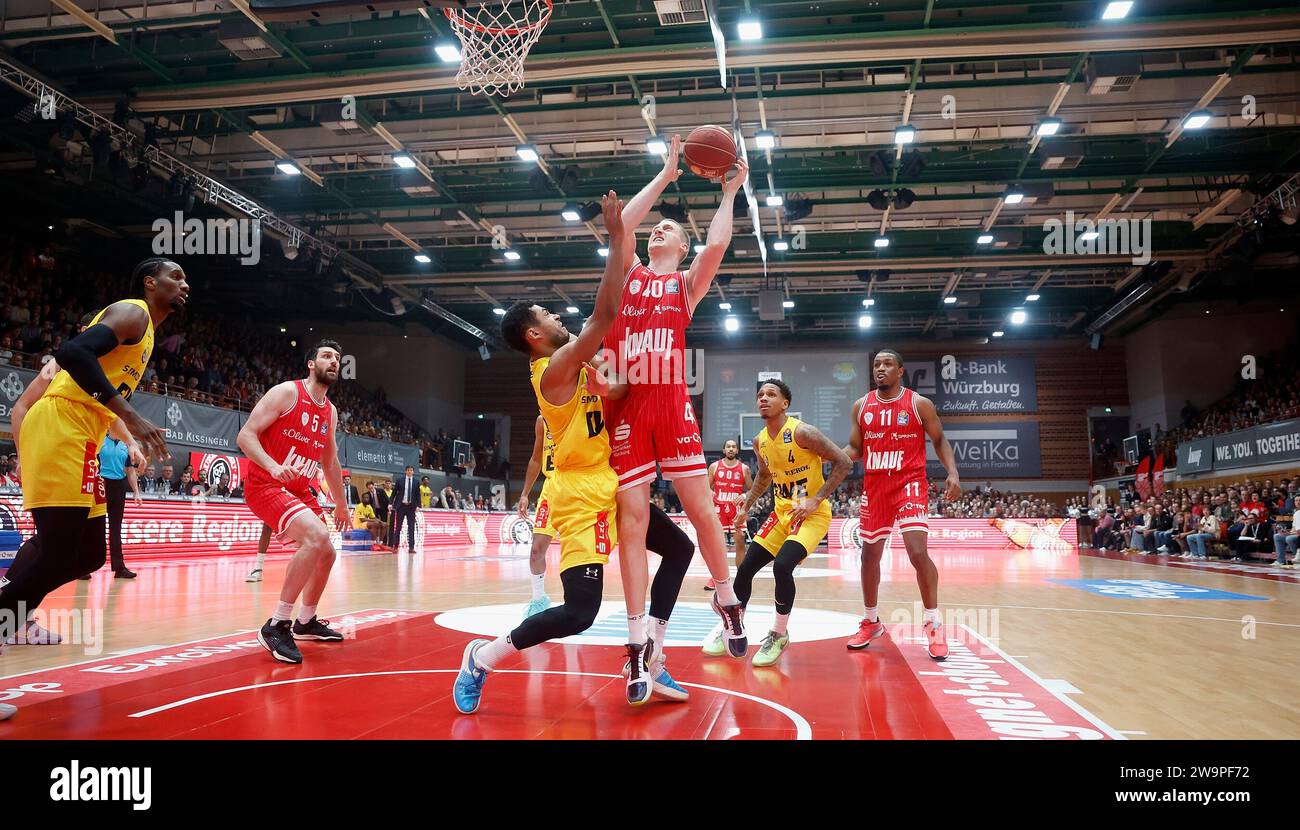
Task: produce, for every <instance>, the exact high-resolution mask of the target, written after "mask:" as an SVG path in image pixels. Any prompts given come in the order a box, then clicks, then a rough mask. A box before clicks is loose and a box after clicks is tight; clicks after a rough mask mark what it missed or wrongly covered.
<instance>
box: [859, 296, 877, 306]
mask: <svg viewBox="0 0 1300 830" xmlns="http://www.w3.org/2000/svg"><path fill="white" fill-rule="evenodd" d="M875 304H876V301H875V299H873V298H871V297H868V298H866V299H865V300H863V301H862V307H863V308H871V307H872V306H873V305H875Z"/></svg>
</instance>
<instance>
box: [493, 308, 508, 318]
mask: <svg viewBox="0 0 1300 830" xmlns="http://www.w3.org/2000/svg"><path fill="white" fill-rule="evenodd" d="M492 313H493V314H495V315H496V316H498V317H504V316H505V314H506V310H505V309H504V308H502V307H501V306H497V307H496V308H494V309H492Z"/></svg>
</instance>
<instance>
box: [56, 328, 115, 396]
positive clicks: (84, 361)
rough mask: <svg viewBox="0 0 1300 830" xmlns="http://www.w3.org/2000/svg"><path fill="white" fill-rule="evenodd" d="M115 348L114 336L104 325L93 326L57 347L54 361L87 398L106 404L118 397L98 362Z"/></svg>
mask: <svg viewBox="0 0 1300 830" xmlns="http://www.w3.org/2000/svg"><path fill="white" fill-rule="evenodd" d="M117 347H118V341H117V335H116V334H114V333H113V330H112V329H111V328H109V327H108V326H106V325H104V324H103V323H96V324H95V325H93V326H91V327H90V328H88V329H86V331H85V332H83V333H81V334H79V335H77V336H76V337H74V338H72V339H71V340H69V341H68V342H67V343H64V344H63V345H62V346H61V347H59V350H58V351H57V352H56V353H55V354H54V359H55V360H56V361H58V364H59V366H60V368H62V369H64V370H65V371H67V373H68V374H69V375H70V376H71V377H72V379H73V380H74V381H76V383H77V385H78V386H80V387H81V388H82V390H83V391H84V392H85V393H86V394H87V395H89V396H91V397H92V398H94V399H95V400H96V401H99V402H100V403H107V402H108V401H109V400H111V399H113V398H115V397H117V396H118V395H119V394H120V393H119V392H118V390H116V389H114V388H113V384H111V383H109V380H108V376H107V375H105V374H104V369H103V367H102V366H100V365H99V358H101V357H103V356H104V355H106V354H108V353H109V352H111V351H113V349H116V348H117Z"/></svg>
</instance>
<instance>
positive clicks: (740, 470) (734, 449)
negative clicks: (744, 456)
mask: <svg viewBox="0 0 1300 830" xmlns="http://www.w3.org/2000/svg"><path fill="white" fill-rule="evenodd" d="M739 454H740V445H739V444H737V443H736V441H735V439H728V440H727V443H725V444H723V445H722V459H721V460H719V461H714V462H713V463H712V464H710V465H709V489H710V490H712V491H713V506H714V508H715V509H716V510H717V512H718V521H719V522H721V523H722V527H723V530H725V531H726V532H727V534H728V535H731V534H733V533H734V536H732V538H730V539H728V543H729V544H730V545H731V546H732V550H734V551H735V552H736V564H737V565H739V564H740V561H741V560H742V559H743V558H744V555H745V534H744V533H743V532H742V531H740V530H739V529H738V528H740V527H744V524H745V518H746V517H744V516H741V517H740V520H739V521H737V516H736V510H737V509H738V506H739V504H740V503H741V502H743V501H744V500H745V494H746V493H748V492H749V487H750V484H752V481H751V479H750V475H749V465H747V464H745V463H744V462H743V461H738V460H737V458H736V456H738V455H739ZM713 588H714V584H713V580H712V579H710V580H709V584H707V585H705V586H704V590H706V591H712V590H713Z"/></svg>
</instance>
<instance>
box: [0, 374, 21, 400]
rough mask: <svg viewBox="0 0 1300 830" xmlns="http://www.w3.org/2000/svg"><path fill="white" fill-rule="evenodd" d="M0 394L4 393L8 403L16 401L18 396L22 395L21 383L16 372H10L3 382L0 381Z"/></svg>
mask: <svg viewBox="0 0 1300 830" xmlns="http://www.w3.org/2000/svg"><path fill="white" fill-rule="evenodd" d="M0 392H4V395H5V397H6V398H8V399H9V402H10V403H13V402H14V401H16V400H18V396H19V395H21V394H22V393H23V381H22V378H20V377H18V373H17V372H10V373H9V374H8V375H7V376H6V377H5V379H4V380H0Z"/></svg>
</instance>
